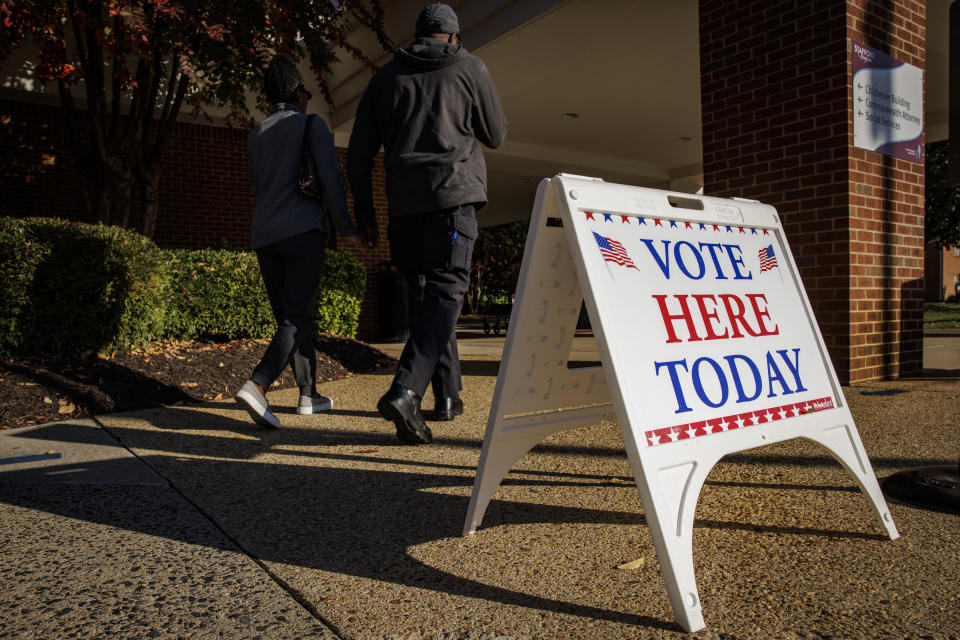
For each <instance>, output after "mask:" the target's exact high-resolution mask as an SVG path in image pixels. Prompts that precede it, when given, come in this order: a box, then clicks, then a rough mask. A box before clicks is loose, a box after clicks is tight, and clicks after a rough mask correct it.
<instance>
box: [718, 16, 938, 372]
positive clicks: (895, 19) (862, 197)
mask: <svg viewBox="0 0 960 640" xmlns="http://www.w3.org/2000/svg"><path fill="white" fill-rule="evenodd" d="M699 6H700V79H701V106H702V122H703V170H704V192H705V194H706V195H711V196H720V197H733V196H738V197H743V198H752V199H756V200H759V201H761V202H763V203H766V204H770V205H773V206H774V207H776V208H777V211H778V212H779V213H780V215H781V220H782V221H783V226H784V230H785V232H786V234H787V239H788V241H789V242H790V245H791V248H792V249H793V253H794V258H795V259H796V262H797V265H798V267H799V269H800V275H801V277H802V278H803V281H804V284H805V286H806V288H807V294H808V296H809V298H810V300H811V304H812V305H813V310H814V313H815V314H816V316H817V320H818V322H819V324H820V330H821V332H822V333H823V335H824V339H825V340H826V343H827V348H828V350H829V351H830V356H831V358H832V359H833V363H834V366H835V368H836V370H837V374H838V375H839V376H840V379H841V381H842V382H843V383H845V384H849V383H857V382H864V381H867V380H874V379H878V378H885V377H897V376H902V375H908V374H911V373H915V372H917V371H919V370H920V369H921V367H922V360H923V333H922V316H923V306H922V305H923V214H924V211H923V207H924V200H923V191H924V172H923V165H921V164H916V163H911V162H907V161H904V160H899V159H896V158H892V157H889V156H884V155H881V154H879V153H874V152H871V151H866V150H864V149H857V148H854V147H853V118H852V110H851V91H852V87H851V69H852V60H851V53H850V52H851V44H850V40H851V39H852V40H857V41H859V42H863V43H864V44H867V45H869V46H871V47H873V48H875V49H878V50H880V51H883V52H884V53H886V54H888V55H891V56H893V57H895V58H898V59H900V60H903V61H904V62H907V63H909V64H912V65H914V66H917V67H919V68H921V69H923V68H924V61H925V58H924V56H925V24H926V8H925V3H924V2H922V1H919V0H885V1H871V0H846V1H838V2H820V3H809V2H803V1H802V0H796V1H794V0H790V1H781V2H769V1H764V0H700V5H699Z"/></svg>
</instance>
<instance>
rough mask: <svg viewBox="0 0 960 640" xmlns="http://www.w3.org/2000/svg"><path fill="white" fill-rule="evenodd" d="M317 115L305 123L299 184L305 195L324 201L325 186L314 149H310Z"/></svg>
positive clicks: (311, 116) (308, 118)
mask: <svg viewBox="0 0 960 640" xmlns="http://www.w3.org/2000/svg"><path fill="white" fill-rule="evenodd" d="M315 117H316V116H315V115H313V114H311V115H309V116H307V122H306V123H305V124H304V125H303V142H302V143H301V145H300V175H299V186H300V192H301V193H302V194H303V195H305V196H308V197H310V198H316V199H317V200H320V201H321V202H323V186H322V185H321V184H320V176H319V175H317V163H316V161H315V160H314V157H313V151H312V150H311V149H310V127H311V126H312V125H313V119H314V118H315Z"/></svg>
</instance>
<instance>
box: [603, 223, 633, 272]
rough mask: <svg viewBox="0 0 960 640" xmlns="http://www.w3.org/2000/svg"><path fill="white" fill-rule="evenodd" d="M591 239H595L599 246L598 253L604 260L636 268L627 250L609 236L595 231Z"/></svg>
mask: <svg viewBox="0 0 960 640" xmlns="http://www.w3.org/2000/svg"><path fill="white" fill-rule="evenodd" d="M593 239H594V240H596V241H597V246H598V247H600V253H601V254H602V255H603V259H604V260H606V261H607V262H615V263H617V264H618V265H620V266H621V267H628V268H630V269H637V265H635V264H633V260H631V259H630V256H629V255H627V250H626V249H624V248H623V245H622V244H620V243H619V242H617V241H616V240H613V239H611V238H606V237H604V236H602V235H600V234H599V233H597V232H596V231H594V232H593ZM637 271H639V269H637Z"/></svg>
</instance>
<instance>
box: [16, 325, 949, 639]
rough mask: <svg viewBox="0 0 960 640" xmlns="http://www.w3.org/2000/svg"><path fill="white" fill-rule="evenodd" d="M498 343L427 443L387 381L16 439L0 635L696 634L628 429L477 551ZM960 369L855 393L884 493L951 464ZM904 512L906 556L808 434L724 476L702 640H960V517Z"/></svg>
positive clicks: (551, 451) (708, 501) (537, 455)
mask: <svg viewBox="0 0 960 640" xmlns="http://www.w3.org/2000/svg"><path fill="white" fill-rule="evenodd" d="M578 340H580V339H578ZM948 340H949V339H948ZM958 340H960V339H958ZM502 343H503V338H502V336H501V337H499V338H495V337H480V336H473V335H465V336H463V339H462V340H461V341H460V351H461V356H462V358H463V360H464V373H465V378H464V386H465V388H464V393H463V397H464V400H465V403H466V407H467V408H466V412H465V413H464V415H463V416H461V417H459V418H458V419H457V420H455V421H454V422H451V423H435V424H431V427H432V428H433V429H434V434H435V442H434V443H433V444H431V445H430V446H426V447H409V446H400V445H399V444H398V443H397V441H396V440H395V438H394V434H393V428H392V425H390V424H389V423H387V422H385V421H383V420H382V419H380V418H379V416H378V415H377V414H376V412H375V410H374V409H373V407H374V406H375V403H376V399H377V398H378V397H379V395H380V394H381V393H382V392H383V391H384V390H385V389H386V387H387V386H388V384H389V380H390V378H389V375H386V374H382V375H363V376H355V377H351V378H347V379H344V380H339V381H336V382H331V383H327V384H324V385H323V387H322V391H323V393H325V394H327V395H330V396H332V397H333V398H334V400H335V403H336V404H335V407H334V409H333V410H332V411H330V412H327V413H326V414H323V415H319V416H299V415H297V414H296V413H295V412H294V411H293V408H292V407H294V406H295V403H296V396H297V392H296V390H288V391H281V392H274V393H271V394H270V400H271V403H273V404H274V406H275V409H276V410H277V413H278V416H279V417H280V419H281V420H282V421H283V423H284V428H283V429H280V430H277V431H265V430H261V429H259V428H257V427H256V426H255V425H253V424H251V423H250V421H249V419H248V417H247V416H246V414H245V412H243V411H242V410H240V409H239V408H238V407H237V406H236V405H235V404H234V403H232V402H230V401H224V402H216V403H214V402H211V403H207V404H199V405H183V406H176V407H168V408H163V409H157V410H148V411H141V412H131V413H124V414H113V415H108V416H102V417H99V418H98V419H97V420H95V421H79V422H78V423H76V424H73V425H71V426H67V425H63V424H60V425H45V426H42V427H31V428H28V429H18V430H13V431H8V432H5V433H3V434H2V435H0V535H2V537H0V540H2V541H3V542H0V578H2V582H0V587H2V588H0V638H102V637H119V638H151V637H153V638H164V639H166V638H170V639H174V638H264V639H267V638H270V639H272V638H277V639H279V638H335V637H340V638H359V639H367V638H410V639H412V638H443V639H451V640H452V639H460V638H463V639H480V638H524V639H525V638H544V639H546V638H591V639H592V638H604V639H606V638H672V637H676V638H680V637H684V636H685V635H686V634H683V633H682V632H681V631H680V629H679V627H677V626H676V625H675V623H674V622H673V616H672V613H671V610H670V605H669V602H668V600H667V596H666V592H665V588H664V585H663V581H662V579H661V577H660V568H659V564H658V562H657V559H656V556H655V554H654V552H653V548H652V542H651V540H650V536H649V532H648V530H647V528H646V526H645V524H644V517H643V509H642V505H641V504H640V500H639V497H638V494H637V490H636V488H635V487H634V486H633V482H632V476H631V472H630V468H629V464H628V462H627V459H626V455H625V454H624V452H623V443H622V440H621V437H620V433H619V429H618V427H617V426H616V425H615V424H610V423H604V424H600V425H596V426H594V427H588V428H584V429H579V430H574V431H568V432H564V433H560V434H557V435H555V436H553V437H551V438H550V439H549V440H547V441H546V442H544V443H542V444H541V445H539V446H538V447H537V448H535V449H534V451H533V452H531V453H530V454H529V455H527V456H525V457H524V458H522V459H521V460H520V462H519V463H518V464H517V465H516V467H515V468H514V471H513V472H511V473H510V475H508V477H507V479H506V480H505V482H504V484H503V485H502V486H501V488H500V490H499V491H498V493H497V495H496V496H495V499H494V501H493V502H492V503H491V505H490V507H489V509H488V511H487V514H486V517H485V519H484V522H483V525H482V527H481V529H480V530H479V531H478V533H477V534H476V535H474V536H471V537H469V538H462V537H460V531H461V529H462V526H463V520H464V517H465V515H466V508H467V502H468V500H469V496H470V492H471V489H472V484H473V478H474V473H475V470H476V465H477V458H478V456H479V452H480V445H481V443H482V439H483V433H484V428H485V424H486V419H487V412H488V410H489V402H490V397H491V395H492V393H493V388H494V385H495V383H496V371H497V367H498V364H499V362H498V361H499V351H498V349H499V348H502ZM578 344H579V345H580V346H579V347H576V348H582V355H583V359H584V360H589V359H591V351H590V349H591V345H590V344H589V342H583V341H581V342H579V343H578ZM951 344H954V343H953V342H949V341H948V345H951ZM384 347H385V348H386V349H387V350H390V349H396V348H398V345H393V346H386V345H384ZM948 348H949V346H948ZM578 357H579V355H578ZM947 363H948V364H949V363H950V361H949V360H947ZM956 374H957V375H951V372H950V371H946V372H945V373H941V374H940V376H939V377H937V378H929V379H917V380H903V381H893V382H883V383H873V384H869V385H862V386H857V387H852V388H846V389H844V393H845V395H846V397H847V400H848V402H849V403H850V406H851V409H852V411H853V414H854V416H855V418H856V420H857V426H858V429H859V431H860V434H861V436H862V438H863V440H864V444H865V446H866V449H867V452H868V453H869V455H870V458H871V462H872V463H873V467H874V471H875V472H876V474H877V476H878V477H880V478H881V479H882V478H884V477H886V476H888V475H891V474H892V473H894V472H896V471H899V470H902V469H905V468H911V467H917V466H927V465H944V464H956V463H957V459H958V455H960V371H958V372H956ZM429 403H430V400H429V398H427V399H425V404H426V406H429ZM57 454H59V457H57ZM890 506H891V512H892V514H893V517H894V520H895V522H896V525H897V527H898V528H899V530H900V534H901V537H900V538H899V539H898V540H895V541H890V540H888V539H886V538H885V537H884V536H883V535H882V533H883V532H882V530H881V529H880V528H879V525H878V524H877V522H876V520H875V517H874V514H873V513H872V511H871V510H870V509H869V507H868V505H867V501H866V500H865V499H864V497H863V496H862V495H861V494H860V493H859V491H858V489H857V488H856V486H855V484H854V481H853V479H852V477H851V476H849V475H847V474H846V473H845V472H844V471H843V470H842V469H841V468H840V466H839V465H838V464H837V463H836V462H834V461H833V459H832V458H830V456H829V455H828V454H827V453H826V452H825V451H824V450H822V449H819V448H818V447H817V446H816V445H813V444H810V443H807V442H805V441H792V442H788V443H783V444H780V445H775V446H769V447H764V448H762V449H756V450H751V451H748V452H744V453H741V454H738V455H735V456H730V457H729V458H726V459H724V460H723V461H721V463H720V464H718V465H717V467H716V468H715V469H714V470H713V472H712V473H711V475H710V478H709V480H708V482H707V485H706V486H705V487H704V489H703V492H702V493H701V495H700V499H699V503H698V507H697V520H696V528H695V533H694V550H693V552H694V563H695V566H696V571H697V580H698V586H699V591H700V596H701V599H702V601H703V605H704V616H705V618H706V623H707V627H708V628H707V630H705V631H702V632H700V633H698V634H696V636H695V637H698V638H720V637H724V638H784V637H786V638H791V637H792V638H823V637H828V636H830V637H834V638H877V637H893V638H920V637H931V638H960V622H958V620H960V595H958V594H960V562H958V549H960V517H958V516H956V515H949V514H945V513H938V512H933V511H927V510H923V509H919V508H915V507H912V506H908V505H901V504H894V503H891V505H890ZM631 561H639V562H636V563H634V564H635V568H632V569H618V567H619V566H620V565H623V564H624V563H627V562H631Z"/></svg>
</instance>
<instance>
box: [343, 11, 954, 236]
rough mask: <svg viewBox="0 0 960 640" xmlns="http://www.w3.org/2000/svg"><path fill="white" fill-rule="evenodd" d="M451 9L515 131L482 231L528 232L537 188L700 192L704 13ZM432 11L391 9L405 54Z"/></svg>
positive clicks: (935, 81) (497, 155)
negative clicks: (555, 182)
mask: <svg viewBox="0 0 960 640" xmlns="http://www.w3.org/2000/svg"><path fill="white" fill-rule="evenodd" d="M447 2H448V4H450V5H451V6H453V7H454V9H455V10H456V11H457V14H458V16H459V18H460V27H461V31H462V32H463V38H464V44H465V45H466V47H467V48H468V49H469V50H470V51H472V52H474V53H476V54H477V55H478V56H480V57H481V58H482V59H483V60H484V62H485V63H486V64H487V67H488V68H489V69H490V73H491V75H492V76H493V79H494V82H495V83H496V85H497V89H498V90H499V92H500V96H501V99H502V101H503V106H504V111H505V112H506V115H507V120H508V125H509V132H508V135H507V140H506V142H505V143H504V144H503V146H502V147H501V148H500V149H498V150H495V151H487V153H486V158H487V168H488V172H489V199H490V203H489V204H488V205H487V208H486V209H484V211H483V213H482V214H481V216H480V218H481V224H483V225H492V224H498V223H500V222H506V221H510V220H522V219H526V218H528V217H529V215H530V211H531V209H532V206H533V200H534V195H535V192H536V188H537V184H538V182H539V181H540V180H541V179H542V178H548V177H551V176H553V175H555V174H557V173H560V172H566V173H576V174H580V175H587V176H594V177H600V178H603V179H604V180H607V181H609V182H619V183H624V184H631V185H638V186H647V187H656V188H663V189H673V190H677V191H688V192H692V191H696V190H697V189H698V188H699V187H700V185H701V183H702V177H701V173H702V153H701V138H700V60H699V15H698V8H697V1H696V0H675V1H673V2H662V1H658V0H447ZM425 3H426V0H386V1H385V2H384V9H385V16H386V17H385V24H386V27H387V31H388V33H389V34H390V35H391V37H392V39H393V41H394V43H395V44H396V45H397V46H400V47H403V46H406V45H407V44H408V43H409V42H410V41H411V40H412V39H413V24H414V21H415V19H416V16H417V14H418V12H419V11H420V9H421V8H422V7H423V6H424V4H425ZM949 6H950V0H931V1H930V2H928V5H927V12H928V16H927V18H928V33H927V68H926V71H925V84H926V105H925V112H926V116H925V119H926V122H925V130H926V139H927V141H933V140H940V139H943V138H945V137H946V114H947V108H946V105H947V84H948V83H947V68H948V67H947V53H948V44H949V37H948V31H947V27H946V25H947V22H948V21H947V13H948V11H949ZM351 42H353V43H354V44H357V45H359V46H360V47H361V48H362V49H363V50H365V51H368V52H369V51H376V50H377V45H376V42H375V41H374V40H373V38H372V35H371V34H366V33H361V32H358V33H355V34H352V35H351ZM344 58H345V61H344V63H342V64H340V65H338V66H337V67H336V68H335V70H334V74H333V76H332V77H331V87H332V89H333V97H334V101H335V103H336V104H337V109H335V110H334V111H333V112H332V113H331V114H330V123H331V127H332V128H333V130H334V133H335V136H336V141H337V144H338V145H341V146H346V144H347V142H348V140H349V133H350V129H351V127H352V125H353V114H354V111H355V109H356V103H357V100H358V99H359V97H360V94H361V93H362V91H363V89H364V87H365V86H366V84H367V82H368V81H369V78H370V72H369V70H368V69H366V68H364V67H362V66H361V65H359V64H358V63H356V62H355V61H352V60H350V59H349V58H348V56H346V55H345V56H344ZM389 58H390V56H388V55H386V54H384V55H383V56H382V57H381V58H380V59H379V60H378V63H380V64H383V63H385V62H386V61H387V60H389Z"/></svg>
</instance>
